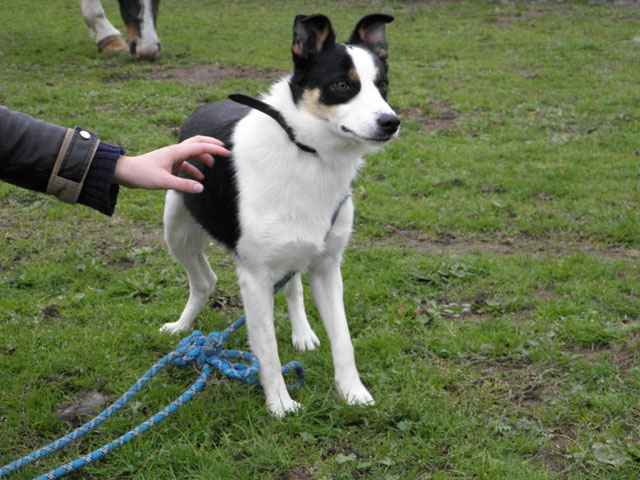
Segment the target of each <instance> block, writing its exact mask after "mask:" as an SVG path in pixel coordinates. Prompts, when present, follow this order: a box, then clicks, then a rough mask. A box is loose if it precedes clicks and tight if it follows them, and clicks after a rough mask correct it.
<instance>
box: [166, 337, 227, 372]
mask: <svg viewBox="0 0 640 480" xmlns="http://www.w3.org/2000/svg"><path fill="white" fill-rule="evenodd" d="M223 348H224V339H223V338H222V335H221V334H220V333H218V332H211V333H210V334H209V335H208V336H205V335H203V334H202V332H200V331H198V330H195V331H194V332H193V333H192V334H191V335H189V336H188V337H185V338H183V339H182V340H180V343H179V344H178V347H177V348H176V353H177V354H178V355H179V356H176V357H175V358H174V359H173V363H174V364H175V365H176V366H178V367H180V368H186V367H188V366H189V365H191V364H193V363H195V364H196V365H197V367H198V368H199V369H200V370H202V368H203V367H204V365H205V364H206V363H207V360H208V359H209V358H210V357H214V356H220V355H221V354H222V352H223V350H222V349H223Z"/></svg>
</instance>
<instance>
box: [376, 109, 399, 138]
mask: <svg viewBox="0 0 640 480" xmlns="http://www.w3.org/2000/svg"><path fill="white" fill-rule="evenodd" d="M399 125H400V119H399V118H398V117H396V116H395V115H391V114H390V113H383V114H382V115H380V116H379V117H378V126H379V127H380V130H382V131H383V132H384V133H386V134H387V135H393V134H394V133H396V131H397V130H398V126H399Z"/></svg>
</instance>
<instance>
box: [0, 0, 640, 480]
mask: <svg viewBox="0 0 640 480" xmlns="http://www.w3.org/2000/svg"><path fill="white" fill-rule="evenodd" d="M104 7H105V10H106V11H107V14H108V16H109V18H110V19H111V21H112V23H114V24H115V25H116V26H117V27H118V28H121V29H124V26H123V24H122V20H121V19H120V17H119V14H118V11H117V3H116V2H115V1H105V2H104ZM376 11H382V12H386V13H390V14H393V15H394V16H395V17H396V21H395V22H394V23H392V24H390V25H389V26H388V27H387V33H388V37H389V45H390V51H391V54H390V58H389V60H390V68H391V86H390V94H389V98H390V103H391V105H392V107H393V108H394V109H395V110H396V111H397V112H398V113H399V114H400V116H401V118H402V120H403V124H402V132H401V136H400V138H399V139H398V140H397V141H396V142H394V143H393V144H391V145H389V146H388V147H387V148H386V149H385V150H384V151H383V152H381V153H379V154H376V155H372V156H370V157H369V158H368V160H367V166H366V167H365V169H364V170H363V172H362V174H361V176H360V177H359V179H358V181H357V183H356V185H355V187H354V200H355V204H356V220H355V233H354V236H353V241H352V243H351V245H350V247H349V249H348V251H347V254H346V257H345V260H344V265H343V275H344V284H345V303H346V308H347V315H348V317H349V318H350V328H351V331H352V336H353V341H354V346H355V349H356V355H357V359H358V365H359V369H360V371H361V373H362V376H363V380H364V382H365V384H366V385H367V386H368V387H369V389H370V391H371V392H372V394H373V396H374V398H375V399H376V402H377V403H376V406H375V407H371V408H352V407H347V406H345V405H344V404H343V403H342V402H341V401H340V400H339V399H338V397H337V395H336V393H335V390H334V387H333V381H332V374H331V372H332V365H331V354H330V351H329V347H328V340H327V338H326V335H325V334H324V331H323V328H322V327H321V322H320V320H319V318H318V313H317V311H316V309H315V307H314V306H313V302H312V300H311V297H310V295H309V294H308V292H307V298H306V300H307V309H308V312H309V316H310V320H311V322H312V325H313V326H314V328H315V330H316V333H317V334H318V335H319V337H320V340H321V342H322V345H321V347H320V348H319V349H318V350H316V351H314V352H311V353H309V354H307V355H305V356H304V357H302V355H300V354H298V353H297V352H295V350H294V349H293V347H292V346H291V344H290V341H289V337H290V326H289V324H288V321H287V314H286V308H285V302H284V299H283V298H282V296H278V298H277V303H276V307H277V313H276V323H277V333H278V337H279V341H280V356H281V359H282V360H283V362H288V361H290V360H294V359H298V360H300V361H301V362H302V363H303V364H304V366H305V368H306V370H307V385H306V386H305V388H303V389H302V390H300V391H299V392H297V393H295V395H294V398H295V399H296V400H298V401H300V402H301V403H303V404H304V405H305V408H304V409H303V410H302V411H300V412H298V413H296V414H294V415H289V416H287V417H286V418H284V419H283V420H276V419H274V418H272V417H271V416H270V415H269V414H268V413H267V410H266V407H265V406H264V398H263V395H262V393H261V392H260V391H258V390H255V389H248V388H246V386H244V385H243V384H240V383H238V382H231V381H228V380H223V379H222V378H221V377H220V376H219V375H217V374H216V375H215V379H214V381H212V382H211V385H209V386H208V387H207V388H206V389H205V390H204V393H202V394H200V395H199V396H198V397H197V398H196V399H195V400H194V401H193V402H192V403H191V404H189V405H188V406H186V407H185V408H184V409H182V410H181V411H180V412H178V413H177V414H175V415H174V416H172V417H171V418H170V419H168V420H166V421H165V422H164V423H162V424H161V425H160V426H158V427H156V428H155V429H154V430H152V431H151V432H149V433H147V434H146V435H145V436H143V437H141V438H139V439H137V440H135V441H133V442H132V443H131V444H129V445H127V446H125V447H123V448H122V449H121V450H119V451H118V452H117V453H114V454H112V455H111V456H110V457H108V458H107V459H106V460H104V461H100V462H97V463H96V464H94V465H91V466H89V467H87V468H86V469H85V470H84V471H83V472H82V473H79V474H72V475H71V476H70V477H72V478H87V479H117V478H120V479H125V478H126V479H174V478H175V479H187V478H188V479H279V480H294V479H302V480H309V479H318V480H320V479H385V480H387V479H434V480H435V479H439V480H441V479H510V480H511V479H526V480H537V479H552V478H553V479H555V478H559V479H603V478H606V479H633V478H640V429H639V426H638V425H639V422H640V403H639V400H638V399H639V398H640V362H639V361H638V355H639V353H640V90H639V88H638V85H639V84H638V80H639V78H640V77H639V74H640V29H639V27H638V26H639V25H640V9H637V8H627V7H620V8H605V7H602V6H598V5H592V4H590V3H588V2H576V3H570V2H569V3H563V4H558V3H555V2H548V3H545V2H541V3H540V4H530V3H528V2H515V3H508V4H502V3H485V2H453V1H425V2H376V1H372V2H351V3H348V2H343V3H341V4H337V3H336V2H325V3H322V2H292V1H289V0H285V1H282V2H272V3H271V4H268V3H266V2H256V1H238V2H235V3H233V2H214V1H205V0H171V1H165V2H163V3H162V5H161V8H160V16H159V24H158V34H159V36H160V38H161V40H162V42H163V43H162V58H161V59H160V60H159V61H158V62H156V63H135V62H133V61H131V60H130V59H129V57H128V56H127V55H126V54H115V53H106V54H101V53H98V52H97V49H96V47H95V45H94V44H93V43H92V42H91V40H90V39H89V38H88V35H87V33H86V29H85V27H84V24H83V20H82V17H81V13H80V7H79V5H78V2H77V1H72V2H68V1H66V0H49V1H47V2H40V1H36V0H23V1H20V2H17V1H5V2H1V3H0V50H1V52H2V54H1V55H0V104H3V105H6V106H8V107H9V108H12V109H15V110H21V111H23V112H25V113H28V114H31V115H33V116H35V117H37V118H41V119H44V120H47V121H51V122H55V123H59V124H63V125H66V126H74V125H75V124H78V125H82V126H83V127H84V128H87V129H89V130H93V131H96V132H99V133H100V136H101V138H102V139H103V140H104V141H106V142H108V143H112V144H116V145H124V146H126V148H127V149H128V152H129V153H131V154H136V153H142V152H145V151H147V150H150V149H153V148H157V147H159V146H162V145H166V144H169V143H173V142H174V141H175V140H176V138H177V133H178V130H179V128H180V125H181V124H182V122H183V121H184V119H185V118H186V117H187V115H188V114H189V113H190V112H191V111H193V110H194V109H195V108H196V107H198V106H199V105H201V104H203V103H205V102H209V101H213V100H217V99H223V98H225V97H226V95H227V94H229V93H232V92H245V93H248V94H252V95H255V94H257V93H258V92H259V91H264V90H265V89H266V88H267V87H268V86H269V85H270V83H272V82H273V81H274V80H275V79H277V78H279V76H280V75H282V74H284V73H286V72H287V71H288V69H289V67H290V53H289V48H290V43H291V26H292V23H293V18H294V16H295V14H297V13H315V12H322V13H325V14H327V15H328V16H329V17H330V18H331V20H332V22H333V25H334V28H335V29H336V32H337V34H338V38H339V39H341V40H344V39H346V38H348V35H349V34H350V33H351V29H352V28H353V26H354V25H355V23H356V21H357V20H358V19H359V18H360V17H361V16H362V15H364V14H366V13H371V12H376ZM0 162H1V160H0ZM162 209H163V194H162V193H160V192H147V191H133V190H128V191H127V190H123V191H122V192H121V194H120V197H119V202H118V207H117V209H116V214H115V215H114V217H113V218H106V217H103V216H101V215H100V214H98V213H95V212H93V211H90V210H89V209H86V208H84V207H80V206H68V205H64V204H62V203H60V202H58V201H56V200H54V199H51V198H48V197H46V196H44V195H40V194H35V193H31V192H28V191H25V190H20V189H18V188H14V187H11V186H8V185H0V432H2V435H0V465H4V464H6V463H9V462H11V461H13V460H15V459H17V458H19V457H20V456H22V455H26V454H27V453H29V452H31V451H32V450H34V449H36V448H38V447H40V446H43V445H46V444H47V443H49V442H50V441H52V440H54V439H56V438H58V437H60V436H62V435H63V434H65V433H66V432H68V431H70V430H71V428H72V427H71V426H69V425H68V424H67V423H65V422H63V421H61V420H60V419H59V416H58V410H59V407H58V406H59V405H60V404H65V403H66V404H73V403H77V402H78V401H79V400H80V399H81V398H82V397H83V396H84V395H85V394H87V392H95V391H99V392H101V393H102V394H103V395H104V396H106V398H107V400H108V401H113V400H115V399H117V398H118V397H119V396H120V395H121V394H122V393H123V392H124V391H125V390H126V389H127V388H128V387H129V386H130V385H131V384H133V383H134V382H135V381H136V380H137V378H138V377H139V376H140V375H141V374H142V373H144V372H145V371H146V370H147V369H148V368H149V367H150V366H151V365H152V364H153V363H154V362H155V361H157V360H158V359H159V358H160V357H162V356H164V355H165V354H167V353H168V352H170V351H171V350H173V348H174V347H175V345H176V344H177V341H178V339H177V338H174V337H171V336H169V335H167V334H162V333H159V332H158V329H159V327H160V326H161V325H162V324H163V323H165V322H169V321H174V320H175V319H176V318H177V316H178V315H179V314H180V312H181V311H182V308H183V306H184V304H185V302H186V298H187V279H186V275H185V273H184V271H183V270H182V268H181V267H179V266H177V265H176V264H175V263H174V261H173V260H172V259H171V257H170V256H169V254H168V253H167V251H166V249H165V247H164V245H163V241H162V224H161V217H162ZM209 256H210V260H211V263H212V265H214V269H215V270H216V272H217V273H218V276H219V278H220V281H219V283H218V290H217V292H216V294H215V295H214V296H213V297H212V298H211V300H210V302H209V305H208V307H207V308H206V309H205V311H204V312H203V314H202V315H201V316H200V317H199V318H198V320H197V327H198V329H200V330H201V331H203V332H207V333H208V332H210V331H212V330H218V331H220V330H222V329H224V328H225V327H226V326H227V325H228V324H230V323H231V322H232V321H233V320H235V318H237V316H238V315H239V314H240V313H241V311H242V305H241V301H240V297H239V291H238V287H237V285H236V283H235V274H234V270H233V263H232V261H231V258H230V257H229V256H228V255H226V254H225V253H224V252H222V251H221V250H220V249H211V250H210V254H209ZM228 346H229V347H230V348H239V349H247V348H248V347H247V341H246V333H245V332H244V331H243V332H239V333H237V334H236V335H235V336H234V337H232V339H231V340H230V342H229V345H228ZM196 377H197V373H196V372H195V371H194V370H184V371H183V370H177V369H171V370H170V371H169V372H168V373H163V374H162V375H160V377H159V378H157V379H156V380H155V381H153V382H152V384H151V386H150V388H148V389H147V390H145V391H144V392H143V393H141V394H140V395H139V397H136V400H135V402H134V403H133V404H132V405H131V406H130V407H126V408H125V409H123V411H121V412H120V413H119V414H118V415H117V416H116V417H115V418H113V419H112V420H110V421H108V422H106V423H105V424H104V425H103V426H101V427H100V428H99V430H98V432H96V433H93V434H91V435H89V436H88V437H87V438H85V439H84V440H83V441H81V442H78V444H77V445H74V446H71V447H68V448H67V449H65V450H63V451H62V452H61V453H59V454H53V455H51V456H50V457H48V458H47V459H44V460H42V461H40V462H38V463H36V464H35V465H32V466H30V467H27V468H25V469H24V470H23V471H21V472H19V473H15V474H13V475H12V476H11V477H10V478H12V479H27V478H32V477H34V476H36V475H38V474H41V473H44V472H46V471H49V470H51V469H52V468H55V467H57V466H58V465H60V464H62V463H66V462H67V461H69V460H71V459H73V458H76V457H78V456H80V455H81V454H83V453H85V452H89V451H90V450H93V449H95V448H97V447H98V446H100V445H103V444H104V443H107V442H109V441H111V440H112V439H114V438H116V437H117V436H119V435H120V434H122V433H124V432H125V431H127V430H128V429H130V428H132V427H133V426H135V425H137V424H138V423H140V422H142V421H143V420H145V419H146V418H147V417H148V416H150V415H152V414H153V413H155V412H156V411H158V410H160V409H161V408H163V407H164V406H165V405H166V404H168V403H169V402H170V401H171V400H173V399H174V398H176V397H177V396H178V395H179V394H180V393H181V392H182V391H184V390H185V389H186V388H187V387H188V386H189V385H190V384H191V382H193V381H194V380H195V378H196Z"/></svg>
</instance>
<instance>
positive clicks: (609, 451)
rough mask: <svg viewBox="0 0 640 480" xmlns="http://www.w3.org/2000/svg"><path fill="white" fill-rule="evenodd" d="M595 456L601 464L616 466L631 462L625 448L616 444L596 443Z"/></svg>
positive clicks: (594, 446) (594, 447)
mask: <svg viewBox="0 0 640 480" xmlns="http://www.w3.org/2000/svg"><path fill="white" fill-rule="evenodd" d="M593 456H594V457H595V458H596V460H597V461H598V462H600V463H606V464H607V465H615V466H618V465H622V464H624V463H626V462H627V461H628V460H629V455H628V454H627V452H626V451H625V450H624V448H622V447H620V446H618V445H615V444H603V443H595V444H594V445H593Z"/></svg>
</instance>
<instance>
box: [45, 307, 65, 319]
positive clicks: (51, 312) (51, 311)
mask: <svg viewBox="0 0 640 480" xmlns="http://www.w3.org/2000/svg"><path fill="white" fill-rule="evenodd" d="M42 314H43V315H44V316H45V317H47V318H51V319H55V320H64V317H63V316H62V314H61V313H60V307H58V305H55V304H52V305H49V306H47V307H45V308H44V309H43V310H42Z"/></svg>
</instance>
